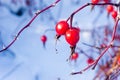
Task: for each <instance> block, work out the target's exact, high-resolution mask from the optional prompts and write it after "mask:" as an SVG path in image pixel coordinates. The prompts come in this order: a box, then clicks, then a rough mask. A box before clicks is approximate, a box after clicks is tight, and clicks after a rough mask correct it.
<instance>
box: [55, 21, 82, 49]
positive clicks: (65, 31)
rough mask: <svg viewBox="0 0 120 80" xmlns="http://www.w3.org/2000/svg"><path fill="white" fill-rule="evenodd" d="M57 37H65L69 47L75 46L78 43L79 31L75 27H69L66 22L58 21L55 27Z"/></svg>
mask: <svg viewBox="0 0 120 80" xmlns="http://www.w3.org/2000/svg"><path fill="white" fill-rule="evenodd" d="M55 30H56V33H57V36H62V35H64V36H65V39H66V41H67V42H68V44H69V45H70V46H71V47H74V46H76V44H77V42H78V41H79V32H80V30H79V29H78V28H76V27H70V26H69V24H68V23H67V22H66V21H60V22H58V23H57V25H56V28H55Z"/></svg>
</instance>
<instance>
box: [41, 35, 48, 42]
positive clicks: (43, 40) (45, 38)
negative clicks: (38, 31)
mask: <svg viewBox="0 0 120 80" xmlns="http://www.w3.org/2000/svg"><path fill="white" fill-rule="evenodd" d="M41 41H42V42H43V43H45V42H46V41H47V37H46V36H45V35H43V36H41Z"/></svg>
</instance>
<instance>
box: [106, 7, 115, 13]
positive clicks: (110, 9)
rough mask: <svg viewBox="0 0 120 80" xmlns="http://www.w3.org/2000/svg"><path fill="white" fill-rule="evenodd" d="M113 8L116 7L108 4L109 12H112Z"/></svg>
mask: <svg viewBox="0 0 120 80" xmlns="http://www.w3.org/2000/svg"><path fill="white" fill-rule="evenodd" d="M113 9H114V8H113V6H112V5H108V6H107V12H108V13H110V12H112V11H113Z"/></svg>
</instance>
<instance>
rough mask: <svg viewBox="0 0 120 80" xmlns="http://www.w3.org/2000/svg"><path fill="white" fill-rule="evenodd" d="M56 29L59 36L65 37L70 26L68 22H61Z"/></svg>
mask: <svg viewBox="0 0 120 80" xmlns="http://www.w3.org/2000/svg"><path fill="white" fill-rule="evenodd" d="M55 29H56V32H57V34H58V35H64V34H65V33H66V31H67V30H68V29H69V24H68V23H67V22H66V21H60V22H58V23H57V25H56V28H55Z"/></svg>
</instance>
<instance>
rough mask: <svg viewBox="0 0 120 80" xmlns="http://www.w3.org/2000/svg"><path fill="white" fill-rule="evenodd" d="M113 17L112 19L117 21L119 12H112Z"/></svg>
mask: <svg viewBox="0 0 120 80" xmlns="http://www.w3.org/2000/svg"><path fill="white" fill-rule="evenodd" d="M111 15H112V17H113V18H114V19H116V17H117V11H112V12H111Z"/></svg>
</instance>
